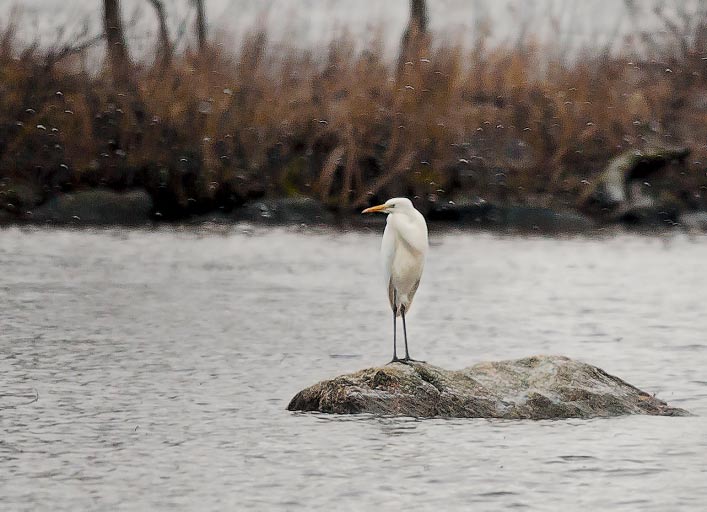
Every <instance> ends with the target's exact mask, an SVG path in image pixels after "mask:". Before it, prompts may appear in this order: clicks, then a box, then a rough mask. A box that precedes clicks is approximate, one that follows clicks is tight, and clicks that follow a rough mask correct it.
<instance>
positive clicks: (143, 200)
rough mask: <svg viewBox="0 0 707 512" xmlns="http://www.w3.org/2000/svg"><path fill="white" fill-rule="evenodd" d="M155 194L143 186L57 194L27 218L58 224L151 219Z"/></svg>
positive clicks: (116, 223) (121, 223) (137, 223)
mask: <svg viewBox="0 0 707 512" xmlns="http://www.w3.org/2000/svg"><path fill="white" fill-rule="evenodd" d="M152 207H153V205H152V198H151V197H150V195H149V194H148V193H147V192H146V191H144V190H131V191H128V192H122V193H121V192H114V191H112V190H105V189H95V190H87V191H84V192H76V193H71V194H62V195H60V196H56V197H54V198H52V199H50V200H49V201H47V202H46V203H44V204H42V205H40V206H38V207H37V208H36V209H35V210H34V211H33V212H31V216H30V217H29V219H28V220H32V221H34V222H48V223H56V224H79V225H110V224H115V225H140V224H145V223H147V222H149V221H150V215H151V213H152Z"/></svg>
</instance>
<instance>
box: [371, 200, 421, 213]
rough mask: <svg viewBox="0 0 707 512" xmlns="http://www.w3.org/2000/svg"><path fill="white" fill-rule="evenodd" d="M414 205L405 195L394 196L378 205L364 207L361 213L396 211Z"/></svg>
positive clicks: (411, 208) (410, 207)
mask: <svg viewBox="0 0 707 512" xmlns="http://www.w3.org/2000/svg"><path fill="white" fill-rule="evenodd" d="M414 209H415V207H414V206H413V205H412V201H410V200H409V199H408V198H407V197H394V198H393V199H388V200H387V201H386V202H385V203H383V204H379V205H378V206H371V207H370V208H366V209H365V210H363V211H362V212H361V213H376V212H377V213H394V212H396V211H398V212H399V211H404V210H414Z"/></svg>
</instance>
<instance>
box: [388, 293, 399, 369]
mask: <svg viewBox="0 0 707 512" xmlns="http://www.w3.org/2000/svg"><path fill="white" fill-rule="evenodd" d="M396 301H397V292H395V291H394V292H393V359H392V360H391V361H390V362H391V363H396V362H398V361H400V359H398V348H397V337H398V328H397V327H398V322H397V320H396V317H397V316H398V315H397V314H396V310H395V302H396Z"/></svg>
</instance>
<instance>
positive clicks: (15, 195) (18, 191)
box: [0, 182, 42, 214]
mask: <svg viewBox="0 0 707 512" xmlns="http://www.w3.org/2000/svg"><path fill="white" fill-rule="evenodd" d="M41 201H42V192H41V190H39V188H37V187H35V186H33V185H30V184H28V183H22V182H14V183H10V185H9V186H8V187H7V188H6V189H3V190H0V209H5V210H7V211H10V212H12V213H15V214H20V213H21V212H24V211H27V210H29V209H32V208H34V207H35V206H37V205H38V204H39V203H40V202H41Z"/></svg>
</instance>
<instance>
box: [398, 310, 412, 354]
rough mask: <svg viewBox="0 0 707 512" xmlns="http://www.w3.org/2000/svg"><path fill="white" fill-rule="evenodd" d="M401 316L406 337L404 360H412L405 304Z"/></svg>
mask: <svg viewBox="0 0 707 512" xmlns="http://www.w3.org/2000/svg"><path fill="white" fill-rule="evenodd" d="M400 316H402V317H403V336H404V337H405V359H403V361H410V352H408V330H407V327H406V326H405V306H400Z"/></svg>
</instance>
